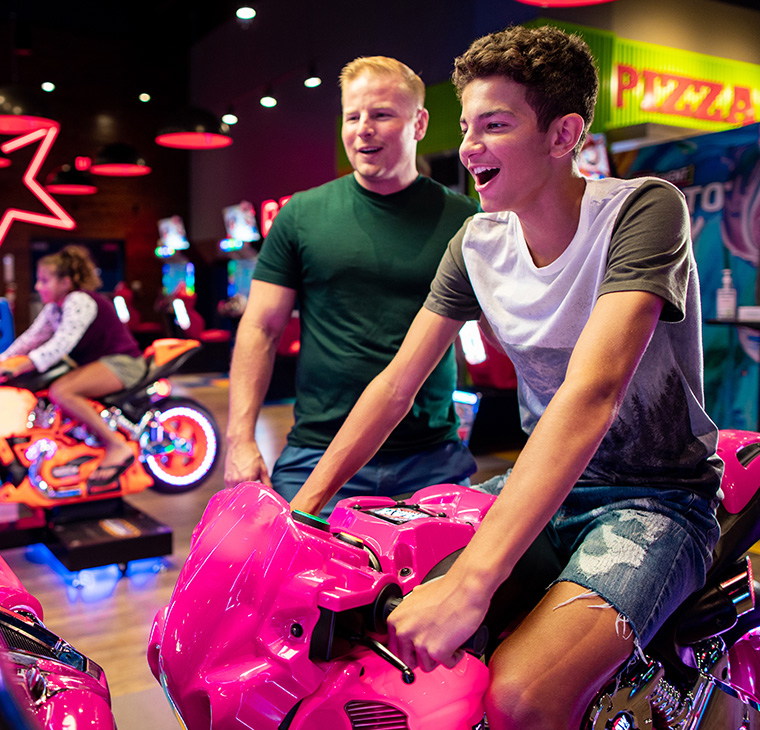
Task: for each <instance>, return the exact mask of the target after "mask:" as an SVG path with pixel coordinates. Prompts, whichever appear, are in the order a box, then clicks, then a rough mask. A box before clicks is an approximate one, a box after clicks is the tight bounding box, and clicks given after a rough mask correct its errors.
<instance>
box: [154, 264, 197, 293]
mask: <svg viewBox="0 0 760 730" xmlns="http://www.w3.org/2000/svg"><path fill="white" fill-rule="evenodd" d="M161 288H162V289H163V293H164V294H165V295H166V296H171V295H173V294H178V293H180V292H184V293H186V294H195V266H194V265H193V264H192V263H190V262H189V261H176V262H174V261H172V262H167V263H165V264H164V265H163V268H162V277H161Z"/></svg>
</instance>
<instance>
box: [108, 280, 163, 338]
mask: <svg viewBox="0 0 760 730" xmlns="http://www.w3.org/2000/svg"><path fill="white" fill-rule="evenodd" d="M134 298H135V293H134V292H133V291H132V289H131V287H129V286H128V285H127V283H126V282H124V281H120V282H119V283H118V284H117V285H116V288H115V289H114V290H113V305H114V307H115V308H116V314H117V315H118V316H119V319H120V320H121V321H122V322H123V323H124V324H126V325H127V327H129V331H130V332H131V333H132V334H133V335H134V337H135V339H136V340H137V344H138V345H139V346H140V349H141V350H145V349H146V348H147V347H149V346H150V345H151V343H152V342H153V340H157V339H158V338H159V337H163V336H164V335H165V333H164V328H163V327H162V326H161V324H160V323H158V322H146V321H143V319H142V316H141V315H140V312H139V311H138V309H137V307H135V302H134Z"/></svg>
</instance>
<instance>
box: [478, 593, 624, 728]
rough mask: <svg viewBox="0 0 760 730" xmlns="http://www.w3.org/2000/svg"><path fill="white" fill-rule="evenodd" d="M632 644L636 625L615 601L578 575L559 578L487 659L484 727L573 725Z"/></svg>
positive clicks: (557, 726)
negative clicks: (622, 614)
mask: <svg viewBox="0 0 760 730" xmlns="http://www.w3.org/2000/svg"><path fill="white" fill-rule="evenodd" d="M568 601H569V603H568ZM633 650H634V637H633V632H632V630H631V628H630V626H629V624H628V623H627V621H623V620H621V619H620V614H619V613H618V611H617V609H615V608H612V607H609V606H608V605H607V604H606V603H605V601H604V600H603V599H602V598H600V597H599V596H598V595H596V594H590V595H589V591H588V590H587V589H586V588H583V587H581V586H579V585H577V584H575V583H569V582H563V583H558V584H557V585H555V586H553V587H552V588H551V589H549V591H548V592H547V594H546V595H545V596H544V598H543V599H542V601H541V602H540V603H539V604H538V606H536V608H535V609H534V610H533V611H532V612H531V613H530V614H528V616H527V617H526V618H525V619H524V620H523V621H522V622H521V623H520V625H519V626H518V627H517V628H516V629H515V631H514V632H513V633H512V634H510V635H509V636H508V637H507V638H506V639H505V641H504V642H503V643H502V644H501V645H500V646H499V648H498V649H497V650H496V652H495V653H494V655H493V657H492V659H491V662H490V665H489V666H490V669H491V686H490V688H489V690H488V693H487V696H486V714H487V716H488V723H489V727H490V728H491V729H492V730H526V729H527V728H530V730H542V729H544V728H545V729H546V730H565V729H567V730H578V728H579V727H580V723H581V720H582V719H583V714H584V712H585V711H586V709H587V707H588V705H589V704H590V703H591V700H592V699H593V698H594V695H595V694H596V693H597V692H598V690H599V689H600V688H601V687H602V685H603V684H604V683H605V682H606V681H607V680H608V679H609V678H610V677H611V676H612V675H613V674H614V672H615V670H616V669H617V668H618V667H619V666H620V665H621V664H622V663H623V662H624V661H626V660H627V659H628V658H629V657H630V656H631V654H632V653H633Z"/></svg>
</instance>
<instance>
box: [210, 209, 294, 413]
mask: <svg viewBox="0 0 760 730" xmlns="http://www.w3.org/2000/svg"><path fill="white" fill-rule="evenodd" d="M289 199H290V196H288V197H287V198H282V199H280V201H279V203H278V202H277V201H274V200H268V201H264V203H262V206H261V209H262V232H261V233H260V232H259V229H258V226H257V225H256V214H255V212H254V209H253V205H252V204H251V203H249V202H248V201H245V200H244V201H241V202H240V203H239V204H237V205H231V206H228V207H226V208H224V209H223V211H222V213H223V217H224V225H225V230H226V232H227V238H225V239H224V240H222V241H221V242H220V243H219V250H220V253H221V255H222V257H224V258H226V259H227V267H226V275H227V278H226V294H227V299H225V300H224V301H222V302H220V303H219V309H218V311H219V314H221V315H223V316H225V317H228V318H229V319H230V321H231V323H232V330H233V332H236V331H237V324H238V322H239V320H240V317H241V316H242V314H243V311H244V310H245V307H246V304H247V303H248V297H249V293H250V288H251V279H252V277H253V272H254V269H255V268H256V259H257V257H258V251H259V250H260V249H261V244H262V240H263V238H264V237H266V235H267V233H269V229H270V228H271V226H272V221H273V220H274V218H275V217H276V215H277V213H279V210H280V208H281V207H282V206H283V205H285V203H287V201H288V200H289ZM300 335H301V325H300V318H299V314H298V310H297V309H296V310H294V311H293V313H292V315H291V318H290V321H289V322H288V324H287V326H286V327H285V331H284V332H283V334H282V338H281V339H280V344H279V345H278V347H277V353H276V356H275V358H276V359H275V366H274V371H273V373H272V380H271V382H270V385H269V390H268V391H267V395H266V401H267V402H272V401H278V400H283V399H289V398H293V397H294V396H295V370H296V364H297V360H298V352H299V350H300V345H301V341H300Z"/></svg>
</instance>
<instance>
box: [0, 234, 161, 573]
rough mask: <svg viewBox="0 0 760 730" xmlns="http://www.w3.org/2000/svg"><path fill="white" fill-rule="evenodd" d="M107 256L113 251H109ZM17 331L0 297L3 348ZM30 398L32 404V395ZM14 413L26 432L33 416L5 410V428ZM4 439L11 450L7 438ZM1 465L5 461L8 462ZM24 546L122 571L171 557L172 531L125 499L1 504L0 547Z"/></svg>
mask: <svg viewBox="0 0 760 730" xmlns="http://www.w3.org/2000/svg"><path fill="white" fill-rule="evenodd" d="M61 245H63V244H59V245H58V247H59V248H60V246H61ZM39 249H40V250H38V251H37V252H36V253H37V256H38V257H39V256H40V255H45V253H46V252H47V245H42V244H40V245H39ZM97 254H98V251H97V250H96V251H93V258H94V260H95V261H96V263H98V264H100V257H99V256H98V255H97ZM108 255H109V252H106V256H108ZM4 267H5V275H6V280H7V281H8V280H12V278H13V277H12V276H11V277H10V279H8V273H9V267H10V269H11V270H12V264H9V263H8V260H7V257H5V258H4ZM102 270H103V268H102V267H101V271H102ZM32 271H36V266H34V267H32ZM110 273H111V276H110V281H115V280H117V279H119V277H120V274H121V271H120V270H113V271H111V272H110ZM13 334H14V326H13V318H12V314H11V309H10V306H9V302H8V300H7V299H6V298H0V351H2V350H4V349H5V348H6V347H7V345H8V344H10V342H11V341H12V340H13ZM2 389H4V388H3V387H2V386H0V390H2ZM11 389H12V388H11ZM30 398H31V399H32V402H33V401H34V397H33V396H30ZM4 403H6V402H4ZM35 411H36V406H35ZM48 415H52V414H48ZM14 416H15V417H16V418H18V419H20V420H19V422H18V427H17V428H18V432H22V431H23V429H24V428H25V427H28V423H29V421H28V418H29V417H28V416H27V415H25V413H24V412H21V413H16V412H11V413H9V412H6V413H5V420H4V421H3V427H4V429H5V430H6V431H8V432H9V433H15V432H16V429H15V428H14V427H13V423H12V422H13V418H14ZM2 440H3V443H4V444H6V448H7V442H6V439H5V438H3V439H2ZM51 443H52V441H51ZM3 464H6V465H7V462H3ZM21 546H34V548H38V549H37V550H36V554H37V555H43V553H42V551H44V550H46V551H47V554H44V555H43V557H42V560H43V561H45V562H51V563H55V564H56V565H57V564H60V565H62V566H63V567H64V568H65V569H67V570H69V571H73V572H78V571H80V570H85V569H89V568H96V567H100V566H104V565H111V564H118V565H119V567H120V568H121V570H122V572H124V571H125V570H126V566H127V564H128V563H130V562H133V561H137V560H144V559H147V558H161V557H163V556H165V555H170V554H171V553H172V549H173V547H172V546H173V534H172V530H171V528H170V527H169V526H168V525H165V524H163V523H162V522H159V521H158V520H155V519H154V518H153V517H151V516H150V515H148V514H146V513H144V512H142V511H141V510H139V509H137V508H136V507H134V506H133V505H131V504H129V503H128V502H127V501H126V500H124V499H123V498H121V497H119V498H114V499H103V500H96V501H90V502H82V503H79V504H67V505H65V506H57V507H51V508H42V507H30V506H27V505H26V504H21V503H12V502H6V503H3V504H1V505H0V549H6V548H13V547H21ZM53 556H54V557H53ZM56 559H57V560H56Z"/></svg>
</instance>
